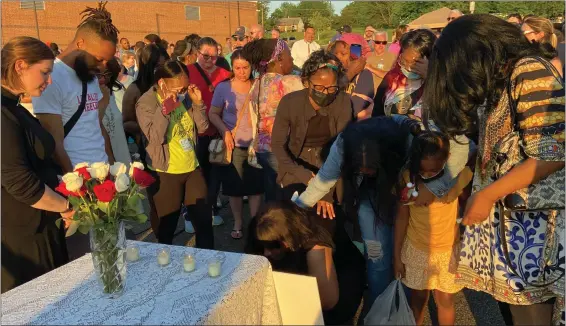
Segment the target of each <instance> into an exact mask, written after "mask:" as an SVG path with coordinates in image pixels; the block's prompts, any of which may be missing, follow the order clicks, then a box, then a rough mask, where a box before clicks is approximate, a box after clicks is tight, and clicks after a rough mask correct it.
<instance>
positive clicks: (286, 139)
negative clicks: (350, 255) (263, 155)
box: [271, 50, 352, 215]
mask: <svg viewBox="0 0 566 326" xmlns="http://www.w3.org/2000/svg"><path fill="white" fill-rule="evenodd" d="M343 74H344V70H343V68H342V65H341V64H340V60H338V58H336V56H335V55H334V54H332V53H330V52H327V51H325V50H319V51H317V52H314V53H313V54H312V55H311V56H310V58H309V59H308V60H307V61H306V62H305V64H304V65H303V70H302V73H301V78H302V80H303V83H304V84H305V87H307V88H305V89H304V90H300V91H297V92H293V93H290V94H287V95H285V96H284V97H283V98H282V99H281V102H280V103H279V106H278V107H277V114H276V115H275V123H274V126H273V135H272V140H271V146H272V149H273V153H274V154H275V157H276V158H277V161H278V164H279V171H278V176H277V182H278V184H280V185H281V188H282V192H281V195H282V197H283V199H290V198H291V197H292V195H293V193H294V192H295V191H298V192H299V193H300V192H302V191H304V190H305V189H306V186H307V185H308V183H309V181H310V179H311V178H312V177H313V176H314V175H316V173H317V172H318V169H319V168H320V167H321V166H322V164H323V159H322V158H321V151H322V149H323V147H325V146H326V145H327V144H328V143H329V142H330V141H331V140H332V139H333V138H334V137H335V136H336V135H338V134H339V133H340V132H341V131H342V130H343V129H344V128H345V127H346V125H347V124H348V123H349V122H350V121H352V105H351V102H350V96H349V95H348V94H346V93H345V92H343V91H342V89H341V87H340V86H341V85H338V82H339V80H341V77H342V75H343ZM334 195H335V194H334V190H332V191H330V192H329V193H328V194H327V195H326V196H325V197H324V198H323V200H321V201H320V202H319V203H318V206H319V209H321V210H322V211H323V212H324V215H325V213H326V211H328V210H330V211H332V210H333V207H332V206H333V202H334V199H335V198H334ZM337 195H338V197H339V195H340V194H337Z"/></svg>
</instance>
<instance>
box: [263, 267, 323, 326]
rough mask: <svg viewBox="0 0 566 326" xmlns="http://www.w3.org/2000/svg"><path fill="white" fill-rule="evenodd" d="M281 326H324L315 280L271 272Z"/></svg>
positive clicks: (309, 277)
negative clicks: (281, 321)
mask: <svg viewBox="0 0 566 326" xmlns="http://www.w3.org/2000/svg"><path fill="white" fill-rule="evenodd" d="M273 279H274V281H275V289H276V291H277V300H278V302H279V310H280V311H281V319H282V320H283V325H324V319H323V317H322V308H321V306H320V296H319V294H318V286H317V284H316V278H314V277H311V276H303V275H296V274H287V273H280V272H273Z"/></svg>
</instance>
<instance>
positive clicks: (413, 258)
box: [394, 131, 472, 325]
mask: <svg viewBox="0 0 566 326" xmlns="http://www.w3.org/2000/svg"><path fill="white" fill-rule="evenodd" d="M449 153H450V143H449V140H448V138H447V137H446V136H444V135H443V134H441V133H439V132H435V131H425V132H423V133H422V134H420V135H419V136H418V137H416V138H415V139H414V140H413V143H412V146H411V150H410V152H409V155H410V157H409V160H408V162H407V169H406V170H405V171H404V172H403V176H402V181H403V183H404V184H407V186H408V187H412V185H420V186H421V187H422V186H424V185H422V184H423V183H426V182H427V181H431V180H434V179H435V178H438V177H440V176H441V175H442V174H443V173H444V172H445V171H444V168H445V165H446V161H447V160H448V156H449ZM471 178H472V171H471V170H470V169H469V168H465V169H464V170H463V171H462V172H461V173H460V175H459V177H458V179H457V183H456V185H454V186H453V187H452V189H451V190H450V191H448V192H447V193H446V194H445V195H444V197H442V198H439V199H437V200H435V201H434V202H433V203H432V204H430V205H429V206H422V207H417V206H415V205H411V204H410V203H403V202H404V201H406V200H407V198H401V203H400V204H399V208H398V211H397V217H396V220H395V237H394V238H395V248H394V269H395V276H397V277H400V278H401V280H402V282H403V283H404V284H405V285H406V286H407V287H409V288H410V289H411V299H410V305H411V309H412V310H413V314H414V316H415V321H416V323H417V325H419V324H422V323H423V318H424V311H425V308H426V307H427V303H428V299H429V294H430V291H431V290H432V291H433V295H434V299H435V302H436V305H437V307H438V321H439V323H440V325H454V321H455V310H454V294H455V293H457V292H459V291H460V290H461V289H462V286H459V285H457V284H456V283H455V272H456V268H457V261H458V260H457V259H458V253H459V245H458V243H459V238H460V236H459V234H460V233H459V229H458V223H457V221H456V219H457V217H458V196H459V195H460V193H462V191H463V190H464V188H465V187H466V186H467V184H468V183H469V182H470V180H471ZM416 190H417V191H418V189H416ZM407 192H408V193H409V194H408V196H407ZM412 192H413V191H412V190H409V189H407V188H405V190H404V192H403V193H402V194H401V197H411V193H412ZM413 195H415V196H416V195H417V194H414V193H413Z"/></svg>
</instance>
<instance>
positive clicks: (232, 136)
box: [1, 3, 565, 325]
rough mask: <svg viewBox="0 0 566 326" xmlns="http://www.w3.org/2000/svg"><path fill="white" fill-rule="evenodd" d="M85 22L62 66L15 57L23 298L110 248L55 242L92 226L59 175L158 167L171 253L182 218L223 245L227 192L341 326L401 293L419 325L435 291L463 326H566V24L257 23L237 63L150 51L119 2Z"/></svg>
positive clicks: (480, 18) (245, 232) (443, 318)
mask: <svg viewBox="0 0 566 326" xmlns="http://www.w3.org/2000/svg"><path fill="white" fill-rule="evenodd" d="M81 14H82V17H83V20H82V22H81V24H80V25H79V26H78V29H77V31H76V34H75V36H74V38H73V40H71V42H70V43H69V44H68V45H67V47H66V48H65V49H63V50H62V51H61V52H59V48H58V46H57V45H56V44H54V43H50V44H49V45H48V44H45V43H43V42H41V41H39V40H37V39H34V38H32V37H26V36H21V37H16V38H14V39H12V40H10V41H9V42H7V43H6V44H5V45H4V47H3V48H2V54H1V56H2V58H1V59H2V63H1V76H2V103H1V104H2V121H1V122H2V162H1V164H2V208H1V209H2V226H1V230H2V293H4V292H6V291H8V290H10V289H13V288H14V287H16V286H18V285H21V284H23V283H25V282H28V281H30V280H32V279H34V278H36V277H38V276H40V275H42V274H44V273H46V272H48V271H50V270H53V269H55V268H57V267H59V266H61V265H63V264H65V263H67V262H68V261H69V260H73V259H75V258H77V257H79V256H81V255H83V254H84V253H85V252H86V251H87V250H88V237H87V236H84V235H73V236H71V237H70V238H68V239H65V238H64V233H65V230H64V228H57V227H56V226H55V220H56V219H57V218H59V217H62V218H63V219H67V220H68V219H71V218H72V216H73V215H74V213H75V212H74V210H73V207H72V205H70V204H69V202H68V201H67V199H66V198H64V197H63V196H62V195H61V194H58V193H57V192H56V191H55V190H54V189H55V187H56V185H57V183H58V176H62V175H64V174H65V173H68V172H73V171H74V170H75V169H76V168H77V166H79V167H80V166H81V164H83V163H84V162H87V163H94V162H109V163H110V164H112V163H114V162H122V163H126V164H132V163H133V162H134V161H138V162H140V163H141V164H143V165H144V166H145V167H146V169H147V170H148V171H150V172H151V174H152V175H153V177H154V178H155V179H156V182H155V183H154V184H153V185H151V186H150V187H149V188H148V189H147V193H148V203H147V205H146V206H147V209H148V212H147V214H148V215H149V216H150V220H151V227H152V230H153V232H154V234H155V235H156V238H157V241H158V242H159V243H163V244H172V243H173V238H174V235H175V231H176V228H177V225H178V221H179V218H182V219H184V220H185V231H186V232H189V233H194V234H195V237H196V246H197V247H199V248H206V249H213V248H214V247H215V246H214V228H213V226H215V225H220V224H222V223H226V222H225V221H224V220H223V218H222V217H221V216H220V215H219V205H218V203H217V202H218V198H219V194H220V193H222V194H223V195H225V196H227V197H229V205H230V209H231V212H232V216H233V228H232V232H231V237H232V238H233V239H234V241H238V240H240V239H244V240H240V241H245V242H246V252H247V253H250V254H258V255H264V256H265V257H267V258H268V259H269V260H270V262H271V264H272V266H273V268H274V269H275V270H280V271H286V272H292V273H300V274H307V275H311V276H314V277H316V279H317V283H318V289H319V294H320V299H321V306H322V309H323V312H324V320H325V322H326V323H327V324H345V323H349V322H351V321H352V319H353V317H354V315H355V314H356V311H357V310H358V307H359V305H360V302H361V300H362V297H363V295H364V292H367V293H369V295H367V297H366V298H365V300H364V304H365V305H368V306H371V305H372V304H373V302H374V301H375V300H376V298H377V297H378V296H379V295H380V294H381V293H383V292H384V290H385V289H386V288H387V286H388V285H389V284H390V283H391V282H392V281H393V280H394V279H395V278H397V279H401V280H402V282H403V284H404V285H405V286H406V287H407V288H408V289H409V290H410V291H409V292H410V294H409V301H410V306H411V309H412V311H413V314H414V317H415V320H416V322H417V324H422V323H423V319H424V315H425V309H426V307H427V302H428V300H429V296H430V293H431V291H432V292H433V295H434V300H435V302H436V305H437V308H438V320H439V323H440V324H442V325H448V324H454V322H455V318H456V317H455V316H456V311H455V304H454V301H455V299H454V298H455V296H454V295H455V294H456V293H458V292H459V291H461V290H462V289H463V288H469V289H473V290H477V291H483V292H486V293H488V294H490V295H491V296H492V297H493V298H494V299H495V300H497V301H498V303H499V307H500V310H501V313H502V315H503V317H504V319H505V322H506V324H509V325H510V324H514V325H531V324H544V325H550V324H559V323H564V264H565V258H564V257H565V256H564V251H565V248H564V108H565V106H564V105H565V103H564V95H565V94H564V79H563V76H564V38H563V32H564V30H563V27H562V32H560V31H557V30H555V29H554V27H553V25H552V24H551V23H550V21H549V20H548V19H546V18H542V17H536V16H529V17H525V18H523V17H521V16H520V15H518V14H512V15H509V17H508V19H507V21H505V20H503V19H500V18H498V17H495V16H491V15H483V14H477V15H474V14H472V15H463V14H462V13H461V12H459V11H457V10H453V11H451V12H450V15H449V17H447V21H448V24H447V26H446V27H445V28H444V29H443V30H442V31H441V32H440V31H433V30H429V29H425V28H422V29H415V30H408V28H407V26H405V25H403V26H399V27H398V28H397V29H396V30H395V31H394V33H393V39H392V40H391V41H389V39H388V34H387V32H386V31H380V30H376V29H374V28H373V27H372V26H368V27H367V28H366V29H365V32H364V35H360V34H356V33H353V32H352V29H351V27H350V26H343V27H341V28H340V30H339V31H338V33H337V35H336V36H335V37H334V38H333V39H332V40H331V42H330V43H329V44H328V45H323V46H321V45H319V44H317V43H316V42H315V41H314V40H315V36H316V30H315V29H314V28H313V27H311V26H306V27H305V31H304V38H303V39H301V40H297V41H295V40H293V41H294V42H291V41H290V40H284V39H281V38H280V32H279V31H278V30H276V29H274V30H272V31H271V32H270V33H269V35H264V34H265V31H264V29H263V26H261V25H253V26H251V27H250V28H246V27H244V26H241V27H238V28H237V29H236V30H235V31H234V34H233V35H232V36H231V37H230V38H229V39H228V40H227V42H226V44H225V45H224V46H222V45H221V44H219V43H218V42H217V41H216V40H215V39H213V38H211V37H207V36H204V37H201V36H199V35H196V34H191V35H188V36H187V37H185V38H184V39H182V40H178V41H176V42H174V43H169V42H167V41H164V40H162V39H161V38H160V37H159V36H158V35H155V34H148V35H147V36H146V37H145V38H144V40H143V41H139V42H136V43H135V45H134V46H131V43H130V41H129V40H128V39H127V38H124V37H122V38H120V32H119V30H118V28H117V26H115V25H114V24H113V23H112V20H111V15H110V12H109V11H108V10H107V9H106V8H105V4H104V3H100V4H99V6H98V7H96V8H87V9H86V10H85V11H84V12H83V13H81ZM30 98H31V103H30ZM132 145H136V146H135V147H136V148H137V152H136V153H135V154H134V155H131V153H130V148H131V147H132ZM245 201H247V202H248V206H249V210H250V216H251V217H252V219H251V221H249V223H245V222H244V216H245V214H244V207H245V206H244V202H245ZM246 224H248V228H245V227H244V226H245V225H246ZM347 229H348V230H350V229H351V230H352V232H346V230H347ZM366 289H367V291H366Z"/></svg>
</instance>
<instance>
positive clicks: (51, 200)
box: [1, 37, 74, 293]
mask: <svg viewBox="0 0 566 326" xmlns="http://www.w3.org/2000/svg"><path fill="white" fill-rule="evenodd" d="M54 59H55V57H54V54H53V52H52V51H51V49H50V48H49V47H48V46H47V45H46V44H44V43H43V42H41V41H39V40H36V39H34V38H31V37H16V38H14V39H12V40H10V41H9V42H8V43H7V44H6V45H5V46H4V47H3V48H2V70H1V71H2V118H1V121H2V163H1V164H2V208H1V210H2V213H1V214H2V225H1V231H2V293H4V292H6V291H8V290H10V289H12V288H14V287H16V286H18V285H21V284H23V283H25V282H28V281H30V280H32V279H34V278H36V277H38V276H40V275H42V274H45V273H47V272H48V271H50V270H52V269H55V268H57V267H59V266H61V265H63V264H65V263H66V262H68V255H67V248H66V246H65V238H64V229H59V228H57V227H56V225H55V220H56V219H58V218H60V217H63V218H71V217H72V216H73V214H74V211H73V210H72V209H71V207H70V205H69V202H68V201H67V200H66V199H65V198H64V197H62V196H60V195H59V194H57V193H56V192H55V191H54V190H53V189H54V188H55V187H56V186H57V183H58V179H57V173H56V169H55V166H54V165H53V161H52V154H53V151H54V149H55V141H54V140H53V137H51V135H50V134H49V132H47V131H46V130H45V129H43V128H42V127H41V125H40V124H39V121H38V120H36V119H35V118H34V117H33V116H32V115H31V114H30V113H29V112H28V111H27V110H26V109H25V108H24V107H22V106H21V105H20V99H21V97H22V96H23V95H24V94H25V95H27V96H40V95H41V93H42V92H43V90H45V88H46V87H49V86H48V85H49V84H50V83H51V77H50V74H51V70H52V69H53V60H54Z"/></svg>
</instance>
